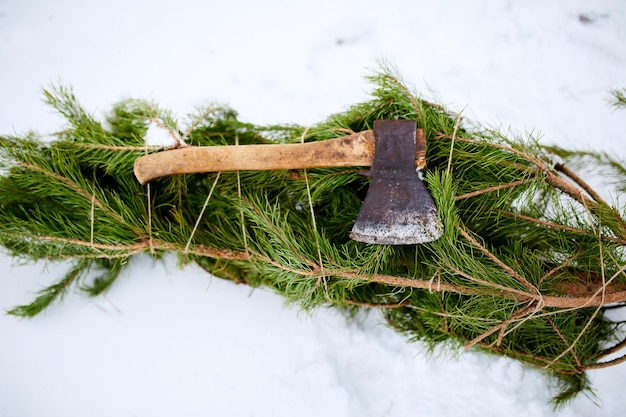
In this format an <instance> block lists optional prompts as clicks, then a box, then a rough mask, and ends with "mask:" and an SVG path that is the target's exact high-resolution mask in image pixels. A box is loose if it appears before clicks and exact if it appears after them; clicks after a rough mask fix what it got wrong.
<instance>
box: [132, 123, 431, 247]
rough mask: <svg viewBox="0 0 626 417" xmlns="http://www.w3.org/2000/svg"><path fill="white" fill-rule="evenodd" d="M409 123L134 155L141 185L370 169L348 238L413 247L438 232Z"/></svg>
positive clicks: (419, 142)
mask: <svg viewBox="0 0 626 417" xmlns="http://www.w3.org/2000/svg"><path fill="white" fill-rule="evenodd" d="M416 128H417V123H416V122H415V121H412V120H376V121H375V122H374V129H373V131H372V130H366V131H363V132H359V133H354V134H351V135H348V136H344V137H341V138H337V139H330V140H325V141H320V142H309V143H302V144H280V145H241V146H185V147H181V148H177V149H173V150H169V151H164V152H157V153H153V154H149V155H145V156H141V157H139V158H137V159H136V160H135V176H136V177H137V179H138V180H139V182H140V183H141V184H145V183H147V182H149V181H151V180H154V179H157V178H161V177H165V176H169V175H176V174H191V173H203V172H220V171H237V170H242V171H244V170H280V169H304V168H333V167H351V166H371V169H370V171H369V172H368V173H367V174H366V175H367V176H369V177H371V184H370V186H369V189H368V191H367V195H366V196H365V200H364V201H363V205H362V206H361V211H360V212H359V216H358V218H357V220H356V222H355V224H354V226H353V228H352V232H351V233H350V238H352V239H354V240H356V241H359V242H365V243H373V244H385V245H412V244H418V243H426V242H430V241H433V240H436V239H438V238H439V237H440V236H441V235H442V233H443V225H442V223H441V221H440V219H439V216H438V214H437V207H436V206H435V203H434V201H433V199H432V197H431V195H430V194H429V192H428V190H427V189H426V186H425V185H424V183H423V182H422V180H421V179H420V177H419V176H418V175H417V172H416V169H417V170H421V169H423V168H424V167H425V163H426V140H425V135H424V131H423V129H416Z"/></svg>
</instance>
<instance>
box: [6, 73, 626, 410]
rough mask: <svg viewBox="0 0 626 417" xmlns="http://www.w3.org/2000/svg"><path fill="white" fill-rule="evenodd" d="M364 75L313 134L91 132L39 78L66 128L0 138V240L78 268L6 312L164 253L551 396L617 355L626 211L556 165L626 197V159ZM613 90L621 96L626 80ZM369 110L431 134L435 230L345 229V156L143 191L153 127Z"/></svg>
mask: <svg viewBox="0 0 626 417" xmlns="http://www.w3.org/2000/svg"><path fill="white" fill-rule="evenodd" d="M371 79H372V81H373V83H374V84H375V86H376V88H375V90H374V91H373V94H372V98H371V100H369V101H367V102H364V103H360V104H357V105H355V106H353V107H351V108H350V109H349V110H347V111H346V112H344V113H341V114H337V115H333V116H331V117H330V118H329V119H328V120H326V121H324V122H321V123H319V124H318V125H316V126H314V127H312V128H310V129H305V128H303V127H300V126H292V125H288V126H256V125H252V124H249V123H245V122H242V121H240V120H239V119H238V118H237V114H236V113H235V112H234V111H233V110H231V109H229V108H224V107H212V108H208V109H205V110H203V111H201V112H199V114H197V115H193V116H191V117H190V119H189V122H188V123H187V127H186V128H185V129H184V130H180V128H179V122H178V121H177V120H176V119H175V118H174V116H173V115H172V114H171V113H170V112H168V111H167V110H164V109H162V108H160V107H158V106H156V105H155V104H153V103H149V102H145V101H140V100H127V101H124V102H121V103H119V104H118V105H116V106H115V107H114V108H113V109H112V111H111V113H110V116H109V118H108V120H107V122H108V123H107V127H104V126H103V124H102V123H100V122H98V121H97V120H95V119H94V118H93V117H92V116H90V115H89V114H88V113H87V112H86V111H85V110H84V109H83V108H82V107H81V106H80V105H79V103H78V102H77V100H76V99H75V97H74V96H73V94H72V91H71V90H70V89H67V88H64V87H53V88H51V89H50V90H47V91H46V92H45V94H46V99H47V102H48V103H49V104H50V105H51V106H53V107H54V108H55V109H56V110H57V111H58V112H60V113H61V114H62V115H63V116H64V117H65V118H66V119H67V121H68V122H69V126H68V127H67V128H66V129H64V130H62V131H60V132H59V133H57V134H56V138H55V140H54V141H51V142H45V141H43V140H42V139H41V138H39V137H38V136H37V135H35V134H29V135H25V136H20V137H2V138H1V139H0V154H1V155H2V159H1V163H2V167H3V168H4V175H3V176H2V177H0V243H1V244H2V245H3V246H4V247H5V248H6V249H7V250H8V251H9V252H10V253H11V254H12V255H14V256H16V257H20V258H23V259H27V260H32V261H36V260H40V259H46V260H68V259H70V260H73V268H71V270H70V271H69V272H68V273H67V274H66V275H65V276H63V277H61V279H60V280H59V281H58V282H57V283H55V284H54V285H52V286H50V287H48V288H45V289H42V290H41V292H40V294H39V296H38V297H37V298H36V299H35V300H34V301H33V302H32V303H31V304H29V305H24V306H19V307H16V308H14V309H13V310H11V311H10V314H14V315H17V316H21V317H33V316H35V315H36V314H38V313H39V312H41V311H42V310H43V309H44V308H46V307H48V306H49V305H50V304H51V303H52V302H53V301H54V300H56V299H57V298H59V297H60V296H62V295H63V294H65V293H66V292H67V291H68V290H69V289H70V288H72V287H78V288H80V289H81V290H83V291H85V292H86V293H87V294H89V295H91V296H96V295H98V294H101V293H102V292H103V291H106V290H107V289H108V288H109V287H110V286H111V285H112V284H113V283H114V281H115V279H116V278H117V277H118V276H119V274H120V273H121V271H122V270H123V268H124V266H125V265H126V264H127V263H128V261H129V260H130V259H131V258H132V257H133V256H135V255H138V254H141V253H148V254H151V255H152V256H155V257H158V256H160V255H162V254H164V253H166V252H175V253H178V254H179V255H180V257H181V259H183V260H184V261H185V262H195V263H197V264H198V265H200V266H201V267H203V268H204V269H206V270H207V271H208V272H210V273H212V274H214V275H216V276H218V277H221V278H224V279H228V280H232V281H234V282H237V283H245V284H248V285H251V286H265V287H270V288H272V289H273V290H275V291H277V292H278V293H280V294H283V295H284V296H285V297H286V298H287V299H288V300H291V301H294V302H297V303H299V304H300V305H301V306H302V307H304V308H313V307H316V306H322V305H324V306H329V305H330V306H336V307H338V308H341V309H343V310H346V311H352V310H353V309H360V308H365V309H374V308H377V309H379V310H380V311H381V312H382V314H383V315H384V316H385V318H386V320H387V322H388V323H389V325H390V326H392V327H393V328H395V329H397V330H398V331H400V332H402V333H404V334H406V335H407V337H408V338H409V339H410V340H418V341H423V342H426V343H428V344H430V345H431V346H439V345H440V344H442V343H446V342H448V343H447V345H456V344H460V345H462V346H465V347H468V348H469V347H474V348H477V349H482V350H484V351H487V352H490V353H495V354H500V355H505V356H508V357H510V358H514V359H516V360H519V361H522V362H524V363H526V364H529V365H531V366H535V367H539V368H542V369H544V370H545V371H546V372H547V373H548V374H549V375H551V376H553V377H555V378H556V380H557V381H558V382H559V383H560V384H561V389H560V391H559V394H558V395H557V396H556V397H555V401H556V402H557V403H561V402H563V401H564V400H567V399H569V398H572V397H573V396H574V395H576V394H577V393H579V392H580V391H581V390H584V389H586V388H588V383H587V380H586V377H585V371H587V370H591V369H596V368H602V367H605V366H610V365H615V364H618V363H621V362H623V361H625V360H626V357H625V356H622V357H620V358H618V359H614V360H612V361H605V362H603V360H605V359H604V358H606V357H607V356H608V355H610V354H612V353H614V352H615V351H617V350H619V349H620V348H621V347H623V346H624V345H625V344H626V341H625V340H624V339H622V338H621V337H620V329H619V326H618V325H617V324H615V323H612V322H611V321H610V320H609V319H608V318H607V317H606V315H605V314H604V313H605V309H606V308H609V307H607V306H610V307H611V308H614V307H615V306H618V307H621V306H622V305H623V304H624V302H625V301H626V252H625V248H626V220H625V217H626V215H625V211H624V208H620V207H615V206H613V205H611V204H609V203H607V202H605V201H604V200H603V199H602V198H601V197H600V195H599V194H598V193H597V192H596V191H594V190H593V189H591V188H590V187H589V186H588V185H587V184H586V183H585V182H584V181H583V180H582V179H581V178H580V177H579V176H578V175H576V174H575V173H574V172H573V170H572V169H571V168H570V165H574V166H575V164H577V163H580V161H585V164H587V165H592V166H593V167H594V168H598V169H602V172H603V173H604V174H605V175H608V176H610V177H611V179H612V180H613V184H614V185H616V187H615V188H616V191H618V192H624V191H626V167H625V166H624V164H623V163H622V162H620V161H618V160H615V159H613V158H611V157H609V156H608V155H605V154H601V153H591V152H575V151H570V150H565V149H561V148H556V147H548V146H545V145H542V144H540V143H539V142H538V141H536V140H535V139H533V138H532V137H531V138H525V139H522V138H510V137H507V136H505V135H503V134H502V133H500V132H498V131H495V130H490V129H486V128H484V127H482V126H480V125H476V124H472V123H470V122H469V121H466V120H463V118H462V116H461V115H459V114H454V113H452V112H449V111H447V110H446V109H444V108H443V107H442V106H439V105H437V104H433V103H430V102H427V101H425V100H422V99H421V98H419V97H417V96H415V95H414V94H412V93H411V91H410V90H409V89H408V88H407V87H406V86H405V85H404V84H403V83H402V82H401V81H400V80H399V78H398V77H397V76H395V75H394V74H393V72H391V71H383V72H381V73H380V74H377V75H375V76H372V77H371ZM614 95H615V100H616V105H618V106H624V105H625V104H624V103H625V101H624V92H623V91H622V92H620V91H616V92H615V94H614ZM378 119H408V120H416V121H417V123H418V126H419V127H420V128H423V129H424V131H425V135H426V139H427V147H428V149H427V170H426V174H425V182H426V184H427V186H428V188H429V190H430V192H431V194H432V196H433V198H434V200H435V203H436V205H437V207H438V210H439V216H440V218H441V221H442V223H443V226H444V229H445V232H444V235H443V237H441V238H440V239H438V240H436V241H434V242H430V243H426V244H420V245H404V246H386V245H369V244H364V243H359V242H355V241H352V240H350V239H349V238H348V236H349V232H350V229H351V227H352V225H353V223H354V221H355V219H356V217H357V214H358V211H359V208H360V206H361V204H362V200H363V197H364V193H365V189H366V188H367V184H368V181H369V179H368V178H366V177H364V176H362V175H359V173H360V172H359V169H356V168H333V169H308V170H291V171H238V172H222V173H213V174H190V175H179V176H172V177H167V178H162V179H160V180H157V181H154V182H152V183H149V184H148V185H145V186H144V185H141V184H139V182H138V181H137V180H136V178H135V177H134V175H133V163H134V161H135V160H136V159H137V158H138V157H140V156H142V155H145V154H146V153H150V152H158V151H162V150H164V148H162V147H161V148H159V147H154V146H149V145H147V144H146V143H145V140H144V138H145V136H146V132H147V129H148V127H149V126H151V125H152V126H154V125H158V126H160V127H161V128H162V129H167V130H168V131H169V132H170V134H171V136H172V137H173V138H174V139H176V141H177V142H178V143H183V142H185V143H186V144H189V145H195V146H211V145H233V146H234V145H235V144H240V145H245V144H259V143H263V144H272V143H299V142H300V141H303V140H304V141H305V142H311V141H321V140H326V139H332V138H336V137H340V136H344V135H346V134H350V133H353V132H360V131H363V130H366V129H370V128H371V127H372V125H373V122H374V121H375V120H378ZM242 302H244V301H242Z"/></svg>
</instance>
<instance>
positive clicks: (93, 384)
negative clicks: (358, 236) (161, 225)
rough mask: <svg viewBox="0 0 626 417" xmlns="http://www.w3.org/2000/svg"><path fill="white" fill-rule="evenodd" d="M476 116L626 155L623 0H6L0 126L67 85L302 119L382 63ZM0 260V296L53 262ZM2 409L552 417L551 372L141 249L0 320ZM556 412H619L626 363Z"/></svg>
mask: <svg viewBox="0 0 626 417" xmlns="http://www.w3.org/2000/svg"><path fill="white" fill-rule="evenodd" d="M378 57H385V58H387V59H388V60H389V61H391V62H393V63H395V64H396V65H397V66H398V68H399V69H400V71H401V72H402V73H403V75H404V77H405V79H406V80H407V81H409V82H411V83H412V84H413V85H414V86H415V87H416V88H417V89H418V90H421V91H423V92H424V93H425V94H426V95H428V96H430V97H434V98H436V99H438V100H440V101H442V102H443V103H445V104H446V105H449V106H450V107H452V108H453V109H456V110H460V109H463V108H466V106H467V108H466V109H465V112H464V114H465V115H466V116H469V117H471V118H474V119H477V120H480V121H482V122H487V123H490V124H493V125H502V126H504V127H505V128H506V127H508V126H510V127H511V128H514V129H517V130H520V131H531V130H534V131H535V132H541V133H542V134H543V135H544V138H545V139H544V140H545V141H546V142H549V143H557V144H561V145H566V146H572V147H577V148H583V149H595V150H605V151H609V152H611V153H613V154H618V155H620V156H621V157H625V158H626V146H625V145H626V136H625V134H624V132H626V112H624V111H622V112H615V111H613V109H611V108H609V107H608V106H607V103H606V99H607V90H608V89H610V88H615V87H624V86H626V4H625V3H624V2H623V1H621V0H613V1H609V0H599V1H582V0H573V1H567V2H565V1H562V2H556V1H540V0H534V1H528V0H526V1H522V0H518V1H513V0H509V1H495V0H494V1H476V2H468V1H464V0H456V1H453V0H448V1H432V0H430V1H422V0H420V1H415V0H406V1H391V0H387V1H385V2H383V1H378V2H373V1H365V0H349V1H338V0H316V1H297V2H296V1H294V2H286V1H284V2H283V1H277V0H268V1H263V2H260V1H252V0H250V1H242V0H229V1H225V0H222V1H200V0H197V1H191V0H177V1H170V2H165V1H159V0H152V1H132V0H109V1H80V0H0V133H4V134H7V133H14V132H17V133H23V132H26V131H27V130H29V129H35V130H37V131H39V132H43V133H45V132H51V131H54V130H56V129H58V128H59V126H60V120H59V118H58V117H57V116H56V115H54V114H52V113H51V112H50V110H49V109H48V108H46V107H45V106H44V105H43V104H42V103H41V101H40V99H41V94H40V91H41V88H42V87H45V86H46V85H47V84H48V83H49V82H51V81H58V80H62V81H63V82H65V83H68V84H71V85H73V86H74V88H75V91H76V94H77V95H78V97H79V98H80V100H81V101H82V102H83V103H84V105H85V106H86V107H87V108H88V109H89V110H90V111H92V112H93V113H94V114H96V115H97V116H99V117H101V116H102V115H103V114H104V112H106V111H107V109H109V108H110V106H111V105H112V104H113V103H114V102H116V101H118V100H120V99H122V98H125V97H129V96H134V97H143V98H153V99H154V100H156V101H158V102H160V103H161V104H163V105H165V106H169V107H171V108H172V109H173V110H174V111H176V112H177V113H178V114H179V115H181V116H183V115H184V114H186V113H187V112H190V111H192V110H193V107H194V106H195V105H198V104H203V103H207V102H210V101H219V102H225V103H228V104H230V105H231V106H233V107H234V108H236V109H238V110H239V112H240V117H241V119H242V120H247V121H251V122H255V123H263V124H267V123H274V122H277V123H285V122H293V123H300V124H311V123H314V122H316V121H319V120H321V119H323V118H324V117H325V116H327V115H328V114H330V113H333V112H336V111H340V110H342V109H344V108H346V107H347V106H348V105H350V104H352V103H356V102H358V101H360V100H362V99H364V98H365V97H366V92H367V89H368V85H367V83H366V81H365V80H364V79H363V76H364V75H366V74H367V73H368V72H369V70H368V68H369V69H371V68H375V63H374V59H375V58H378ZM62 270H63V268H62V266H60V265H48V266H43V265H26V266H17V265H15V264H14V263H13V261H12V260H11V259H10V258H9V257H7V256H2V257H0V308H2V309H8V308H11V307H13V306H14V305H16V304H21V303H26V302H28V301H29V300H31V299H32V297H33V293H34V292H35V291H37V290H38V289H40V288H41V287H42V286H45V285H47V284H49V283H51V282H52V281H53V280H54V279H55V278H57V277H59V275H60V274H61V273H62ZM0 334H1V336H0V416H3V417H4V416H6V417H14V416H15V417H20V416H50V417H56V416H64V417H71V416H85V415H89V416H116V417H126V416H172V415H178V416H256V417H263V416H267V417H281V416H298V417H308V416H311V417H313V416H315V417H319V416H351V417H360V416H373V417H384V416H409V415H410V416H458V415H463V416H482V417H484V416H492V415H493V416H495V415H501V414H504V413H506V415H520V416H522V415H523V416H527V415H532V416H537V417H538V416H547V415H552V410H551V408H550V406H549V405H548V400H549V398H550V395H551V394H552V393H553V392H551V391H550V390H549V388H550V387H549V386H548V385H547V384H546V380H545V379H544V378H543V377H542V375H541V374H540V373H538V372H536V371H531V370H527V369H524V368H522V367H521V366H519V365H518V364H517V363H513V362H510V361H508V360H505V359H502V358H496V357H487V356H483V355H479V354H475V353H472V352H466V353H462V354H459V355H456V356H454V355H451V354H448V353H442V354H441V355H439V356H436V357H432V356H428V355H427V354H426V353H425V350H424V349H423V348H422V347H421V346H419V345H410V344H407V343H406V342H405V340H403V338H402V337H400V336H398V335H396V334H394V333H393V332H392V331H390V330H388V329H387V328H386V327H385V326H384V325H383V323H382V322H381V321H380V320H379V319H378V318H377V317H376V316H375V315H373V316H371V317H370V318H368V319H366V320H364V321H363V322H362V323H352V324H348V323H346V322H345V320H344V319H343V318H341V317H339V316H337V315H336V314H334V313H333V312H332V311H318V312H317V313H316V314H314V315H313V316H306V315H304V314H302V313H300V312H298V311H296V310H294V309H293V308H290V307H286V306H285V305H284V304H283V301H282V299H281V298H279V297H277V296H275V295H273V294H271V293H268V292H266V291H262V290H256V291H251V290H250V289H249V288H246V287H243V286H236V285H233V284H230V283H227V282H223V281H221V280H219V279H211V278H210V277H208V276H207V275H206V274H205V273H204V272H202V271H199V270H195V269H193V268H189V269H187V270H185V271H184V272H182V271H179V270H177V269H176V267H175V265H174V262H167V263H166V264H165V265H162V264H158V265H154V266H153V265H151V263H150V262H149V261H148V260H147V259H144V260H143V261H138V262H134V263H133V264H132V265H131V267H130V268H129V270H128V271H127V272H126V273H124V275H123V276H122V277H121V278H120V279H119V280H118V282H117V283H116V284H115V285H114V287H113V289H112V290H111V291H110V292H109V293H108V294H107V295H106V297H100V298H97V299H93V300H92V299H87V298H85V297H83V296H81V295H78V294H72V295H70V296H68V297H66V298H65V300H64V301H63V303H62V304H59V305H54V306H53V307H52V308H50V309H49V310H48V311H46V312H45V313H44V314H42V315H41V316H39V317H37V318H35V319H33V320H30V321H24V320H18V319H15V318H13V317H9V316H6V315H2V316H0ZM590 376H591V379H592V381H593V383H594V386H595V388H596V390H597V398H596V400H595V401H596V402H597V403H598V405H596V404H594V402H592V401H590V400H589V399H588V398H586V397H584V396H580V397H579V398H577V399H576V400H575V401H574V402H572V403H571V404H569V405H567V406H566V407H565V408H564V409H562V410H560V411H559V412H558V413H557V414H558V415H559V416H590V415H594V416H617V415H623V413H624V409H626V397H624V395H623V389H624V386H626V365H622V366H619V367H613V368H610V369H607V370H602V371H596V372H593V373H591V375H590Z"/></svg>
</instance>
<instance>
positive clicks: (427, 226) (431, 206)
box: [350, 120, 443, 245]
mask: <svg viewBox="0 0 626 417" xmlns="http://www.w3.org/2000/svg"><path fill="white" fill-rule="evenodd" d="M416 127H417V125H416V122H415V121H410V120H377V121H375V122H374V134H375V136H376V153H375V154H374V160H373V162H372V168H371V170H370V174H369V176H370V177H371V178H372V182H371V184H370V187H369V189H368V190H367V195H366V197H365V200H364V201H363V205H362V206H361V211H360V213H359V217H358V218H357V220H356V223H355V224H354V227H353V228H352V233H350V237H351V238H352V239H354V240H356V241H359V242H365V243H375V244H386V245H411V244H418V243H426V242H431V241H433V240H436V239H438V238H439V237H441V235H442V233H443V225H442V224H441V221H440V219H439V216H438V214H437V207H436V206H435V202H434V201H433V199H432V197H431V195H430V193H429V192H428V190H427V189H426V186H425V185H424V183H423V182H422V180H421V179H420V178H419V177H418V175H417V173H416V169H415V158H416V147H417V142H416Z"/></svg>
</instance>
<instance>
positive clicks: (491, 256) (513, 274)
mask: <svg viewBox="0 0 626 417" xmlns="http://www.w3.org/2000/svg"><path fill="white" fill-rule="evenodd" d="M456 229H457V230H458V231H459V233H461V234H462V235H463V237H464V238H465V239H467V240H468V241H469V242H470V243H471V244H472V245H474V246H476V247H477V248H478V249H479V250H480V251H481V252H482V253H483V254H485V256H487V257H488V258H489V259H491V261H493V262H494V263H495V264H496V265H498V266H499V267H500V268H502V269H503V270H504V271H505V272H506V273H507V274H509V275H510V276H511V277H513V278H514V279H515V280H516V281H517V282H519V283H520V284H522V285H523V286H524V287H526V289H528V290H529V291H532V292H535V293H537V294H539V293H540V292H539V289H537V287H535V286H534V285H532V284H531V283H530V282H528V280H527V279H526V278H524V277H523V276H521V275H520V274H518V273H517V272H516V271H514V270H513V268H511V267H510V266H508V265H507V264H505V263H504V262H502V261H501V260H500V259H498V257H497V256H495V255H494V254H493V253H491V252H490V251H489V250H488V249H487V248H485V247H484V246H483V245H481V244H480V243H479V242H478V241H477V240H476V239H474V238H473V237H472V236H470V234H469V233H467V232H466V231H465V230H464V229H463V228H462V227H460V226H456Z"/></svg>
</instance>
